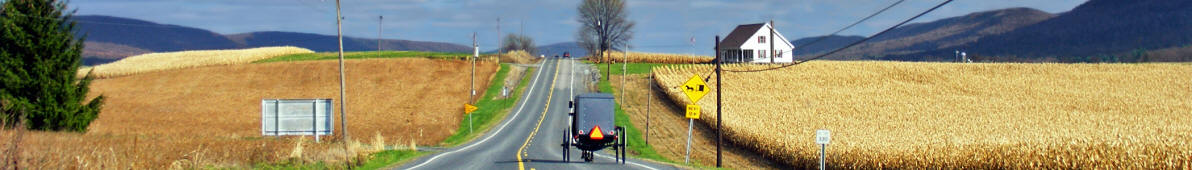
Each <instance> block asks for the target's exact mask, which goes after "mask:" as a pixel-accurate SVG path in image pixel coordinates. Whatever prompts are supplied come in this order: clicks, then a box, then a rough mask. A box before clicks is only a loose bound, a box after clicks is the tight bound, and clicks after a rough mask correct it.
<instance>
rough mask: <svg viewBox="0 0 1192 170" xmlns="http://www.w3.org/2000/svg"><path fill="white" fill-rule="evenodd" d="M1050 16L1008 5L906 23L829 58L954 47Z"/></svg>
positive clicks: (816, 48)
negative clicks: (934, 19)
mask: <svg viewBox="0 0 1192 170" xmlns="http://www.w3.org/2000/svg"><path fill="white" fill-rule="evenodd" d="M1051 17H1054V15H1053V14H1049V13H1047V12H1043V11H1039V10H1035V9H1031V8H1009V9H1001V10H993V11H984V12H976V13H972V14H968V15H965V16H958V17H951V18H944V19H940V20H936V21H932V22H926V23H914V24H908V25H905V26H902V27H899V28H896V29H894V30H891V31H890V32H888V33H886V34H883V35H881V36H878V37H875V38H873V39H871V40H870V41H869V42H865V43H862V44H860V45H857V46H854V47H852V48H849V49H846V50H844V51H841V52H839V53H837V54H836V55H833V57H830V58H833V59H857V56H886V55H906V54H915V53H921V52H926V51H939V50H942V49H953V48H955V47H957V46H961V45H965V44H969V43H973V42H976V41H979V40H980V39H982V38H984V37H988V36H991V35H998V34H1001V33H1005V32H1009V31H1012V30H1015V29H1017V28H1019V27H1023V26H1027V25H1031V24H1035V23H1038V22H1041V21H1044V20H1047V19H1049V18H1051ZM814 38H817V37H812V38H803V39H799V40H796V41H794V43H795V45H796V46H798V45H801V44H802V43H806V42H802V43H801V42H800V41H811V40H810V39H814ZM860 39H863V37H859V36H840V37H831V38H829V39H826V40H825V41H822V42H819V43H817V44H811V45H812V46H810V47H808V48H809V49H807V50H802V51H804V52H796V55H807V54H814V53H820V52H827V51H829V50H833V49H835V48H839V47H843V46H845V45H848V44H850V43H852V42H855V41H857V40H860ZM828 40H831V41H828ZM796 51H800V50H798V49H797V50H796ZM844 56H847V57H844ZM949 56H950V55H949Z"/></svg>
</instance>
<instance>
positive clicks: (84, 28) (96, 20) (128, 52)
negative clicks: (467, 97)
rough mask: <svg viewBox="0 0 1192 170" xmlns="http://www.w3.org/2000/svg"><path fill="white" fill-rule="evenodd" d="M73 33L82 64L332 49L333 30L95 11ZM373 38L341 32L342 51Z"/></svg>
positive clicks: (438, 46)
mask: <svg viewBox="0 0 1192 170" xmlns="http://www.w3.org/2000/svg"><path fill="white" fill-rule="evenodd" d="M74 19H75V21H76V22H77V23H78V28H79V32H80V33H82V34H86V35H87V38H86V41H85V42H84V43H85V44H86V45H85V47H84V49H83V57H84V61H85V62H84V64H86V65H97V64H103V63H107V62H112V61H115V60H119V59H121V58H124V57H128V56H132V55H138V54H144V53H150V52H171V51H183V50H210V49H236V48H254V47H266V46H296V47H302V48H307V49H311V50H315V51H336V50H338V48H339V47H338V46H337V41H335V38H336V36H335V35H320V34H309V33H295V32H278V31H264V32H249V33H240V34H232V35H223V34H219V33H215V32H212V31H208V30H204V29H200V28H192V27H185V26H178V25H169V24H159V23H154V22H149V21H143V20H137V19H131V18H121V17H112V16H99V15H80V16H75V17H74ZM382 44H384V46H383V47H382V48H384V49H386V50H416V51H437V52H465V51H470V50H471V48H469V47H467V46H463V45H457V44H451V43H442V42H426V41H410V40H394V39H384V40H383V42H382ZM376 48H377V39H368V38H354V37H344V50H346V51H367V50H376Z"/></svg>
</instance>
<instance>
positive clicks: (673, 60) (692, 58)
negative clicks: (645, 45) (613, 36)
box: [589, 51, 712, 64]
mask: <svg viewBox="0 0 1192 170" xmlns="http://www.w3.org/2000/svg"><path fill="white" fill-rule="evenodd" d="M604 56H605V57H610V58H612V60H613V61H614V62H625V61H628V62H630V63H669V64H691V63H708V62H712V57H709V56H697V55H687V54H669V53H644V52H629V54H628V55H627V54H625V53H621V52H617V51H610V52H604ZM589 57H590V58H589V59H590V60H593V61H594V62H598V63H599V62H603V60H599V59H598V57H596V56H589Z"/></svg>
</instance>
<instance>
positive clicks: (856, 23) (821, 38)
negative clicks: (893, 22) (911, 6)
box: [799, 0, 906, 47]
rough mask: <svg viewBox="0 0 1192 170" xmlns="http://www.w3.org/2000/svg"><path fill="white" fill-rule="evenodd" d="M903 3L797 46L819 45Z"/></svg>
mask: <svg viewBox="0 0 1192 170" xmlns="http://www.w3.org/2000/svg"><path fill="white" fill-rule="evenodd" d="M903 1H906V0H898V2H894V3H893V4H890V6H886V8H882V9H881V10H878V11H877V12H874V13H873V14H869V16H866V17H865V18H861V20H857V22H853V23H852V24H849V25H848V26H845V27H844V28H840V29H839V30H836V31H835V32H832V33H831V34H828V35H825V36H821V37H819V38H816V39H815V40H812V41H811V42H808V43H806V44H803V45H799V47H807V46H811V45H813V44H815V43H819V42H820V41H823V40H824V39H827V38H828V37H831V36H835V35H836V34H840V32H844V30H848V29H850V28H853V27H854V26H857V25H858V24H861V23H862V22H865V21H866V20H869V19H870V18H873V17H874V16H877V15H878V14H881V13H884V12H886V10H890V8H894V6H897V5H898V4H901V3H902V2H903Z"/></svg>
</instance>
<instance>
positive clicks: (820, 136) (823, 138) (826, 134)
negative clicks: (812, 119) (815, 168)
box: [815, 129, 832, 170]
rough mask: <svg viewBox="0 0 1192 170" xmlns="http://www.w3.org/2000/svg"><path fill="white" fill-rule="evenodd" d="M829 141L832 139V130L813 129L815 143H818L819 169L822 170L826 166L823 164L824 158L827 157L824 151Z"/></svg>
mask: <svg viewBox="0 0 1192 170" xmlns="http://www.w3.org/2000/svg"><path fill="white" fill-rule="evenodd" d="M831 141H832V132H830V131H828V130H824V129H820V130H816V131H815V144H819V145H820V160H819V164H820V168H819V169H820V170H824V169H825V167H826V166H825V165H826V164H825V163H824V158H825V157H827V152H826V151H827V147H828V143H829V142H831Z"/></svg>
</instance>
